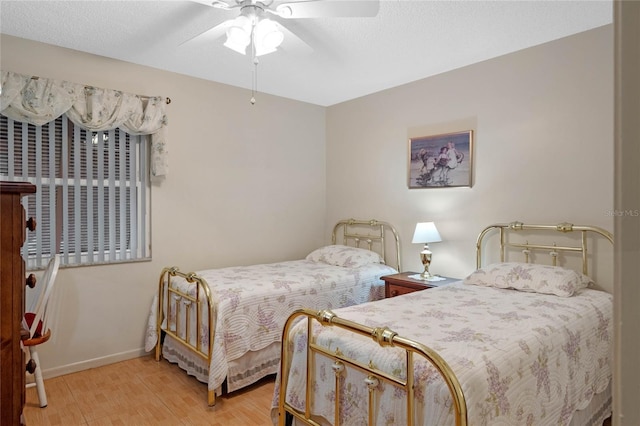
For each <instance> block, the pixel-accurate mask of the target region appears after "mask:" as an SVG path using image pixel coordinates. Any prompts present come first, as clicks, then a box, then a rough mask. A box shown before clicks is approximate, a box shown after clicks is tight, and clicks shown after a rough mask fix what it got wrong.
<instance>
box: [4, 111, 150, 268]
mask: <svg viewBox="0 0 640 426" xmlns="http://www.w3.org/2000/svg"><path fill="white" fill-rule="evenodd" d="M0 129H1V130H0V178H2V179H3V180H10V181H27V182H31V183H33V184H35V185H36V187H37V188H38V190H37V192H36V193H35V194H32V195H29V196H27V197H25V198H24V200H23V203H24V205H25V210H26V215H27V217H34V218H36V220H37V222H38V226H37V227H36V232H34V233H28V234H27V243H26V244H25V246H24V247H23V250H24V253H23V255H24V257H25V259H26V260H27V267H28V268H29V269H37V268H44V267H45V266H46V264H47V262H48V260H49V258H50V257H51V256H52V254H55V253H60V254H61V260H62V264H64V265H83V264H99V263H107V262H108V263H111V262H122V261H132V260H141V259H148V258H150V249H149V243H150V238H149V236H150V221H149V211H148V205H149V202H150V190H149V178H148V176H149V170H148V166H147V165H148V155H149V153H148V149H147V146H148V137H147V136H137V135H130V134H128V133H126V132H124V131H123V130H120V129H115V130H109V131H105V132H90V131H87V130H85V129H82V128H80V127H79V126H77V125H74V124H73V123H72V122H71V121H70V120H68V118H67V117H66V116H64V115H63V116H61V117H60V118H58V119H56V120H55V121H52V122H50V123H47V124H45V125H43V126H34V125H31V124H27V123H21V122H17V121H14V120H12V119H9V118H7V117H4V116H0Z"/></svg>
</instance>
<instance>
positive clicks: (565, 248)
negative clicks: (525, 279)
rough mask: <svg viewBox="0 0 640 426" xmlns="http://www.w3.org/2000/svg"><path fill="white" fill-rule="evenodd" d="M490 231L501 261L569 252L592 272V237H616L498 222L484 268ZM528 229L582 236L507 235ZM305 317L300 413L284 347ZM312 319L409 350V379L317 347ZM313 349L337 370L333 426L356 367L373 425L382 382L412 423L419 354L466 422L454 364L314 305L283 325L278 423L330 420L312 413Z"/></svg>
mask: <svg viewBox="0 0 640 426" xmlns="http://www.w3.org/2000/svg"><path fill="white" fill-rule="evenodd" d="M492 231H497V232H498V234H499V243H500V248H499V254H500V261H501V262H504V261H505V259H506V257H507V253H508V252H510V251H511V250H519V251H521V252H522V254H523V255H524V262H526V263H529V262H530V261H531V260H532V257H533V256H534V252H539V251H544V252H547V253H548V255H549V256H550V257H551V263H552V264H553V265H554V266H555V265H557V264H558V259H559V258H560V257H561V256H562V255H563V254H565V253H574V254H575V253H577V254H579V255H580V256H581V258H582V273H584V274H585V275H588V274H587V272H588V265H587V264H588V263H589V262H588V261H589V255H588V253H589V250H588V240H589V238H588V237H593V238H601V237H602V238H604V239H605V240H607V241H609V242H610V243H611V244H613V235H612V234H611V233H610V232H608V231H606V230H604V229H602V228H599V227H595V226H576V225H573V224H570V223H566V222H565V223H560V224H557V225H525V224H523V223H522V222H511V223H503V224H495V225H490V226H488V227H486V228H485V229H483V230H482V231H481V232H480V234H479V235H478V238H477V241H476V253H477V256H476V266H477V268H480V267H481V266H482V254H483V249H484V248H485V243H486V240H485V237H487V235H491V234H492V233H495V232H492ZM528 231H530V233H531V234H536V235H537V234H538V233H540V232H541V231H542V232H547V234H543V235H548V234H549V232H551V233H552V234H553V235H556V234H555V232H556V231H557V232H560V233H563V234H569V233H572V232H578V233H579V234H580V238H579V239H580V243H579V244H572V243H571V242H570V243H568V244H563V245H557V244H556V243H555V242H554V243H552V244H537V243H529V242H528V241H525V242H514V241H511V240H510V239H509V237H510V236H511V234H513V233H522V232H525V233H527V232H528ZM301 317H306V318H307V331H306V333H307V336H308V337H307V348H306V351H307V352H306V353H307V379H306V391H305V395H306V400H305V410H304V412H301V411H298V410H296V409H295V408H293V407H292V406H291V405H290V404H289V403H287V401H286V389H287V384H288V380H289V368H290V363H291V362H290V359H289V353H288V351H287V350H286V348H287V347H288V345H289V337H290V336H289V334H290V333H289V331H290V329H291V327H292V326H293V324H295V323H296V322H297V321H296V320H297V319H299V318H301ZM314 323H318V324H320V325H322V326H333V327H338V328H341V329H345V330H347V331H349V332H352V333H355V334H359V335H362V336H365V337H370V338H371V339H373V341H374V342H376V343H378V344H379V345H380V346H381V347H396V348H400V349H402V350H404V351H405V360H406V361H405V362H406V376H407V377H406V379H404V380H402V379H400V378H399V377H395V376H392V375H390V374H388V373H386V372H384V371H381V370H379V369H377V368H375V366H374V365H373V364H372V363H371V362H369V364H368V365H367V364H363V363H362V362H359V361H357V360H354V359H350V358H348V357H346V356H344V354H343V353H341V352H340V350H339V348H337V349H336V350H335V351H329V350H328V349H326V348H324V347H322V346H320V345H318V344H317V343H316V342H315V341H314V340H313V339H312V338H310V336H312V325H313V324H314ZM313 353H319V354H321V355H323V356H325V357H327V358H328V359H330V360H331V361H332V362H333V366H332V367H333V370H334V373H335V376H336V378H335V419H334V423H333V425H334V426H338V425H339V424H340V420H339V419H340V387H339V380H340V375H341V374H342V372H343V371H344V369H345V368H353V369H356V370H359V371H361V372H363V373H364V374H365V375H366V376H367V378H366V380H365V383H366V384H367V387H368V390H369V398H368V404H369V405H368V413H369V414H368V416H369V422H368V424H369V425H373V424H374V420H373V419H374V412H375V407H374V398H375V392H376V390H375V389H376V388H377V385H378V383H379V382H380V381H384V382H386V383H389V384H391V385H393V386H396V387H399V388H401V389H404V391H405V392H406V395H407V401H406V409H407V425H408V426H412V425H413V424H414V418H413V414H412V413H413V407H414V401H413V395H414V389H413V371H414V360H415V358H416V357H423V358H425V359H426V360H427V361H428V362H429V363H431V365H433V366H434V367H435V368H436V370H437V371H438V372H439V373H440V375H441V376H442V378H443V380H444V382H445V383H446V384H447V387H448V388H449V392H450V394H451V398H452V408H453V413H454V418H455V424H456V425H457V426H466V425H467V424H468V418H467V406H466V401H465V396H464V393H463V391H462V387H461V385H460V382H459V381H458V378H457V377H456V376H455V374H454V373H453V371H452V370H451V367H450V366H449V365H448V364H447V362H446V361H445V360H444V359H443V358H442V357H441V356H440V355H438V353H436V352H435V351H434V350H433V349H431V348H429V347H427V346H425V345H423V344H421V343H419V342H416V341H414V340H411V339H407V338H404V337H401V336H399V335H398V334H397V333H396V332H394V331H392V330H390V329H389V328H387V327H383V328H380V327H378V328H371V327H367V326H365V325H362V324H358V323H355V322H352V321H349V320H346V319H342V318H339V317H338V316H336V315H335V314H334V313H333V312H331V311H330V310H322V311H314V310H310V309H299V310H296V311H295V312H294V313H293V314H292V315H291V316H290V317H289V318H288V320H287V322H286V323H285V327H284V330H283V337H282V356H281V374H280V394H279V401H278V425H279V426H284V425H285V424H287V421H288V420H287V418H289V419H297V420H299V421H300V422H302V423H304V424H307V425H314V426H320V425H322V424H324V423H319V420H323V421H325V422H326V421H330V420H328V419H314V418H313V416H312V414H311V403H312V387H313V386H312V385H311V386H310V384H311V383H312V377H314V374H315V372H314V368H315V366H314V365H313V362H312V360H313V357H312V354H313Z"/></svg>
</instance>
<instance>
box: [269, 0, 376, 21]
mask: <svg viewBox="0 0 640 426" xmlns="http://www.w3.org/2000/svg"><path fill="white" fill-rule="evenodd" d="M379 9H380V1H379V0H307V1H296V2H289V3H281V4H279V5H278V6H277V7H276V13H277V14H278V15H279V16H280V17H282V18H286V19H298V18H339V17H373V16H376V15H377V14H378V10H379Z"/></svg>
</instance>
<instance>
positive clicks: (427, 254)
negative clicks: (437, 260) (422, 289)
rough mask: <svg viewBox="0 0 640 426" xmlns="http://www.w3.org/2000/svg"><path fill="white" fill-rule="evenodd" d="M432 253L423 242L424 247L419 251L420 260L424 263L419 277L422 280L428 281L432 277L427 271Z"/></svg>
mask: <svg viewBox="0 0 640 426" xmlns="http://www.w3.org/2000/svg"><path fill="white" fill-rule="evenodd" d="M432 255H433V253H432V252H431V250H429V244H425V245H424V249H422V251H421V252H420V261H421V262H422V264H423V265H424V271H422V273H421V274H420V279H422V280H425V281H429V280H433V279H434V276H433V275H432V274H431V272H429V266H430V265H431V257H432Z"/></svg>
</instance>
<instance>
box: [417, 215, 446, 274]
mask: <svg viewBox="0 0 640 426" xmlns="http://www.w3.org/2000/svg"><path fill="white" fill-rule="evenodd" d="M440 241H442V238H440V234H439V233H438V230H437V229H436V225H435V224H434V223H433V222H420V223H418V224H417V225H416V230H415V232H414V233H413V240H412V241H411V242H412V243H413V244H422V243H424V248H423V249H422V251H421V252H420V261H422V264H423V265H424V271H423V272H422V273H421V274H420V278H421V279H423V280H426V281H430V280H434V278H435V277H434V276H433V275H431V273H430V272H429V265H431V257H432V255H433V253H431V250H429V243H438V242H440Z"/></svg>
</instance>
